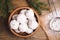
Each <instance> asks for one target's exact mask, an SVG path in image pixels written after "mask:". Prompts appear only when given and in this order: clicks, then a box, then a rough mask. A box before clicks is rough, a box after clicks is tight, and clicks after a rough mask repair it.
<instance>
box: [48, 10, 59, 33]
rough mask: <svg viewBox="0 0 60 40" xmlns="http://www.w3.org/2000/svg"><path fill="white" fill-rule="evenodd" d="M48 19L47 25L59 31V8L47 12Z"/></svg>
mask: <svg viewBox="0 0 60 40" xmlns="http://www.w3.org/2000/svg"><path fill="white" fill-rule="evenodd" d="M48 19H49V27H50V29H51V30H54V31H57V32H59V31H60V10H59V9H56V11H53V12H51V13H50V14H48Z"/></svg>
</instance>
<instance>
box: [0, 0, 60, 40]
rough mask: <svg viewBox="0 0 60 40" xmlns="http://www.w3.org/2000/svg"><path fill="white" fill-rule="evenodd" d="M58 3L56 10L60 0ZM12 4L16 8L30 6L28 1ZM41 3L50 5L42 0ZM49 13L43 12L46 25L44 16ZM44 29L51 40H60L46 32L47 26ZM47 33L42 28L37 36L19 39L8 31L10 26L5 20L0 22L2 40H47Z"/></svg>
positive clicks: (15, 0) (18, 1) (59, 37)
mask: <svg viewBox="0 0 60 40" xmlns="http://www.w3.org/2000/svg"><path fill="white" fill-rule="evenodd" d="M57 1H58V2H57ZM57 1H56V2H55V3H56V4H55V5H56V8H58V7H59V1H60V0H57ZM11 2H12V4H13V5H14V8H18V7H24V6H28V4H27V3H26V0H12V1H11ZM41 2H46V3H48V2H47V0H41ZM57 4H58V5H57ZM53 9H54V7H52V10H53ZM48 13H49V12H47V11H43V12H42V16H40V19H41V21H42V23H44V17H45V16H44V15H46V14H48ZM42 28H43V29H44V30H45V32H46V34H47V35H48V39H49V40H60V36H59V35H50V33H48V32H47V31H46V29H45V26H42ZM45 32H44V31H43V30H42V29H41V27H40V28H39V31H38V32H37V33H36V34H34V35H33V36H31V37H29V38H26V39H24V38H19V37H17V36H15V35H13V34H12V33H11V32H10V30H9V29H8V24H7V21H6V20H3V19H1V20H0V40H47V36H46V34H45Z"/></svg>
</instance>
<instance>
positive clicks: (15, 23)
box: [10, 20, 19, 29]
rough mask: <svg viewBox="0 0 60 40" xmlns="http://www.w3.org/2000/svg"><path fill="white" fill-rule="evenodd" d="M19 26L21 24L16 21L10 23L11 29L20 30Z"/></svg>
mask: <svg viewBox="0 0 60 40" xmlns="http://www.w3.org/2000/svg"><path fill="white" fill-rule="evenodd" d="M18 26H19V22H17V21H16V20H11V22H10V28H11V29H18Z"/></svg>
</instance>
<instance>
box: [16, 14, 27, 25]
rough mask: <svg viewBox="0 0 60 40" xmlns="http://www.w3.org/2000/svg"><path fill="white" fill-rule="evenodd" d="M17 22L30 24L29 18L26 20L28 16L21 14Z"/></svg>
mask: <svg viewBox="0 0 60 40" xmlns="http://www.w3.org/2000/svg"><path fill="white" fill-rule="evenodd" d="M17 21H18V22H19V23H22V24H23V23H27V22H28V20H27V18H26V16H25V15H24V14H19V15H18V16H17Z"/></svg>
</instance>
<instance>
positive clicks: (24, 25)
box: [19, 24, 28, 32]
mask: <svg viewBox="0 0 60 40" xmlns="http://www.w3.org/2000/svg"><path fill="white" fill-rule="evenodd" d="M19 30H20V32H26V30H28V26H27V24H21V25H19Z"/></svg>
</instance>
